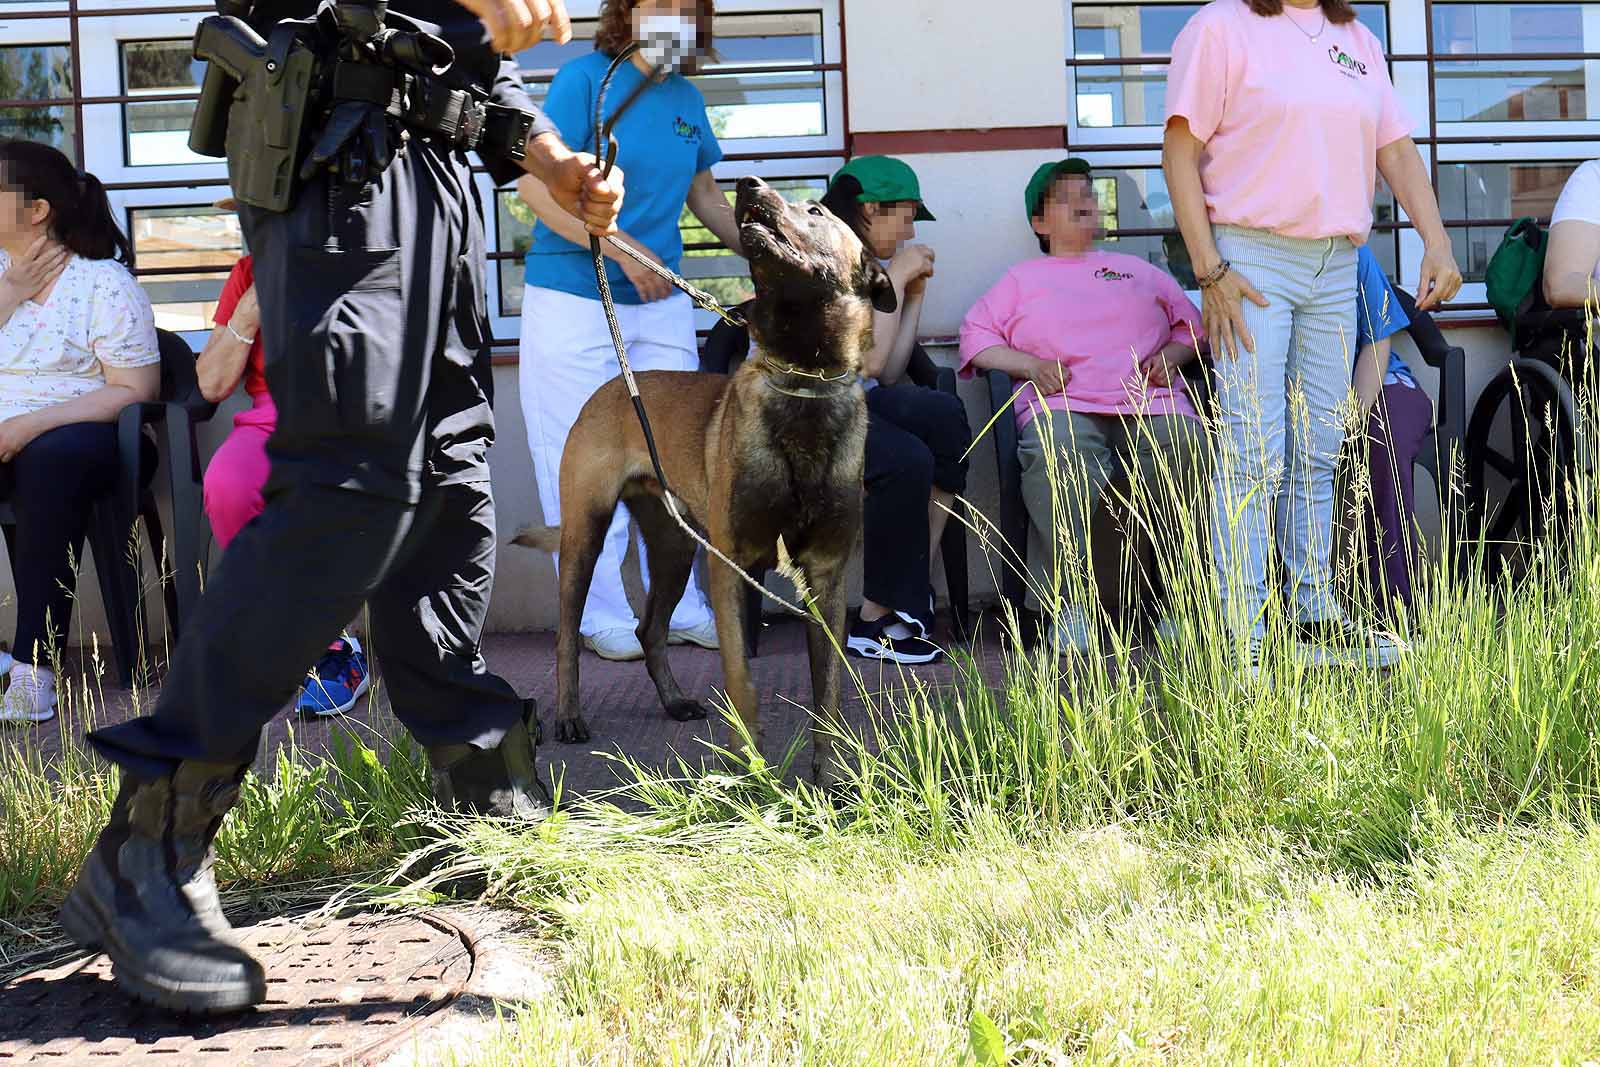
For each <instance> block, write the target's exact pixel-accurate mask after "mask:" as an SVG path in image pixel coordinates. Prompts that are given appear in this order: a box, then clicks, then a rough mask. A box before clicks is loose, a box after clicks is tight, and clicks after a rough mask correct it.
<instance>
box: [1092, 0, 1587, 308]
mask: <svg viewBox="0 0 1600 1067" xmlns="http://www.w3.org/2000/svg"><path fill="white" fill-rule="evenodd" d="M1065 2H1066V14H1067V19H1066V25H1067V27H1068V30H1067V35H1068V40H1067V42H1066V55H1067V67H1068V74H1069V78H1068V84H1069V89H1068V91H1069V93H1070V94H1071V101H1072V104H1073V106H1072V107H1071V109H1069V113H1068V123H1069V124H1068V129H1067V140H1068V144H1069V145H1070V146H1071V151H1072V152H1073V153H1074V154H1077V155H1084V156H1086V157H1087V158H1088V159H1089V160H1090V162H1091V163H1093V164H1095V166H1096V168H1097V174H1100V175H1102V176H1104V177H1106V178H1108V179H1111V181H1113V182H1114V184H1115V191H1114V194H1112V196H1111V198H1110V200H1109V203H1110V207H1108V209H1107V210H1108V218H1107V224H1106V225H1107V232H1108V240H1109V241H1114V242H1117V243H1118V245H1119V246H1120V247H1124V248H1125V249H1126V250H1128V251H1135V252H1137V253H1139V254H1141V255H1144V256H1145V257H1146V258H1147V259H1150V260H1151V261H1152V262H1156V263H1160V264H1161V265H1163V266H1165V267H1166V268H1167V269H1168V270H1170V271H1172V273H1173V274H1174V275H1175V276H1177V277H1178V278H1179V279H1180V280H1181V281H1183V282H1184V283H1185V284H1190V285H1192V284H1193V283H1192V276H1191V275H1190V274H1189V271H1188V265H1187V263H1186V262H1184V250H1183V244H1182V241H1181V240H1178V239H1177V237H1176V233H1175V230H1174V229H1173V224H1172V220H1171V208H1170V204H1169V203H1168V202H1167V200H1166V191H1165V186H1164V183H1163V182H1162V181H1161V174H1160V170H1159V166H1160V144H1159V142H1160V126H1161V122H1162V118H1163V114H1164V107H1165V103H1166V101H1165V83H1166V69H1167V64H1168V62H1169V57H1170V55H1171V50H1172V43H1173V41H1174V39H1175V38H1176V36H1177V34H1178V32H1179V30H1180V29H1181V28H1182V27H1183V24H1184V22H1185V21H1187V19H1188V18H1189V17H1190V15H1192V14H1193V13H1194V12H1195V11H1197V10H1199V5H1198V4H1195V3H1161V2H1159V0H1156V2H1146V3H1105V2H1096V3H1074V2H1073V0H1065ZM1356 11H1357V15H1358V17H1359V18H1360V20H1361V22H1362V24H1363V25H1365V26H1366V27H1367V28H1369V29H1370V30H1372V31H1373V33H1374V34H1375V35H1376V36H1377V38H1378V40H1379V41H1380V42H1382V44H1383V46H1384V48H1385V49H1386V51H1388V52H1389V54H1390V55H1391V57H1392V58H1391V60H1390V73H1391V77H1392V78H1393V80H1394V83H1395V87H1396V91H1397V92H1398V93H1399V94H1400V101H1401V104H1402V106H1403V107H1404V109H1405V111H1406V113H1407V115H1408V116H1409V117H1410V118H1411V119H1412V122H1413V124H1414V125H1413V134H1414V136H1415V139H1416V141H1417V143H1418V145H1419V147H1420V149H1421V151H1422V153H1423V159H1424V161H1425V162H1426V163H1427V164H1428V165H1429V167H1430V168H1432V170H1433V172H1434V178H1435V187H1436V190H1437V193H1438V197H1439V207H1440V212H1441V214H1442V215H1443V217H1444V219H1445V223H1446V227H1447V229H1448V231H1449V233H1450V237H1451V240H1452V242H1453V243H1454V246H1455V254H1456V258H1457V262H1458V263H1459V264H1460V266H1461V268H1462V273H1463V274H1464V275H1465V276H1466V279H1467V281H1468V283H1469V284H1468V285H1467V286H1465V287H1464V288H1463V289H1462V292H1461V294H1460V295H1459V296H1458V297H1457V298H1456V301H1455V303H1454V304H1453V305H1452V307H1453V308H1455V309H1458V310H1466V311H1481V310H1484V309H1486V308H1487V304H1486V303H1485V302H1484V296H1483V288H1482V285H1481V282H1482V278H1483V271H1484V268H1485V266H1486V265H1487V262H1488V257H1489V256H1490V255H1491V254H1493V252H1494V250H1495V248H1496V247H1498V245H1499V243H1500V238H1501V236H1502V235H1503V234H1504V232H1505V229H1506V227H1507V225H1508V224H1509V223H1510V222H1511V221H1512V220H1513V219H1516V218H1519V217H1521V216H1524V215H1531V216H1534V217H1535V218H1538V219H1541V220H1543V221H1548V219H1549V215H1550V210H1551V208H1552V207H1553V206H1554V204H1555V200H1556V197H1557V196H1559V195H1560V192H1561V187H1562V185H1563V183H1564V182H1565V181H1566V179H1567V176H1568V175H1570V174H1571V173H1572V170H1573V168H1574V167H1575V166H1576V165H1577V163H1578V162H1580V161H1582V160H1584V159H1587V158H1591V157H1593V156H1594V155H1596V147H1597V143H1600V102H1597V103H1595V104H1593V105H1591V103H1590V99H1591V97H1590V94H1589V92H1588V75H1589V73H1590V71H1591V70H1595V71H1600V3H1547V2H1539V0H1500V2H1491V3H1467V2H1455V0H1391V2H1390V3H1367V4H1358V5H1356ZM1591 31H1594V33H1593V36H1591ZM1430 34H1431V37H1432V51H1431V52H1430V50H1429V37H1430ZM1114 164H1116V165H1118V166H1114ZM1382 186H1383V183H1382V182H1381V181H1380V182H1379V189H1378V196H1377V201H1376V203H1375V204H1374V218H1375V225H1374V229H1373V235H1372V238H1371V242H1372V248H1373V250H1374V252H1376V253H1377V255H1378V259H1379V261H1380V262H1382V263H1383V264H1384V267H1385V269H1386V270H1387V271H1388V272H1389V273H1390V275H1391V276H1392V277H1394V278H1396V279H1397V280H1398V281H1400V282H1401V283H1402V284H1404V283H1406V282H1408V281H1409V282H1411V283H1414V282H1415V277H1414V275H1415V273H1416V271H1417V268H1418V265H1419V264H1420V262H1421V257H1422V244H1421V240H1420V239H1419V238H1418V237H1417V235H1416V233H1415V231H1414V230H1413V229H1412V228H1411V226H1410V223H1409V222H1408V221H1407V220H1406V219H1405V218H1404V217H1403V215H1402V213H1401V212H1400V211H1399V209H1398V207H1397V206H1396V204H1395V202H1394V200H1393V197H1392V196H1391V195H1389V194H1388V193H1387V191H1386V190H1385V189H1384V188H1383V187H1382ZM1108 189H1109V186H1106V187H1103V190H1102V200H1103V201H1106V200H1108V197H1107V190H1108ZM1123 231H1125V232H1123ZM1169 257H1170V258H1169Z"/></svg>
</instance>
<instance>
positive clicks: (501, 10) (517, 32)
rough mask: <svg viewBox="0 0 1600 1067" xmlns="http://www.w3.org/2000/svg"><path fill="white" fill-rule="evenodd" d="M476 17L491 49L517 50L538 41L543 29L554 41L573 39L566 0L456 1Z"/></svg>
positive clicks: (558, 42)
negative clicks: (487, 36)
mask: <svg viewBox="0 0 1600 1067" xmlns="http://www.w3.org/2000/svg"><path fill="white" fill-rule="evenodd" d="M456 2H457V3H458V4H460V5H461V6H462V7H464V8H466V9H467V10H468V11H470V12H472V13H473V14H474V15H476V16H478V18H479V19H481V20H482V21H483V25H484V28H485V29H487V30H488V31H489V40H490V42H491V43H492V44H493V45H494V50H495V51H496V52H499V53H501V54H506V53H510V52H520V51H522V50H523V49H524V48H528V47H531V46H532V45H535V44H538V43H539V40H540V38H542V37H543V36H544V34H545V31H546V30H549V31H550V37H551V39H553V40H554V41H555V42H556V43H557V44H566V43H567V42H568V41H570V40H572V19H571V18H569V17H568V16H567V5H566V0H456Z"/></svg>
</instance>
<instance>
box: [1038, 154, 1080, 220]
mask: <svg viewBox="0 0 1600 1067" xmlns="http://www.w3.org/2000/svg"><path fill="white" fill-rule="evenodd" d="M1088 173H1089V161H1088V160H1086V159H1079V158H1078V157H1076V156H1073V157H1071V158H1068V159H1059V160H1057V161H1056V162H1054V163H1041V164H1040V165H1039V169H1038V170H1035V171H1034V172H1033V177H1031V178H1029V179H1028V188H1027V190H1026V191H1024V192H1023V194H1022V202H1023V203H1024V204H1026V205H1027V208H1028V218H1030V219H1032V218H1037V217H1038V216H1039V214H1040V212H1041V211H1042V210H1043V209H1044V194H1045V193H1046V192H1047V191H1048V190H1049V189H1050V186H1051V185H1052V184H1053V183H1054V182H1055V180H1056V179H1057V178H1059V177H1061V176H1062V175H1063V174H1084V175H1087V174H1088Z"/></svg>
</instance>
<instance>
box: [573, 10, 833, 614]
mask: <svg viewBox="0 0 1600 1067" xmlns="http://www.w3.org/2000/svg"><path fill="white" fill-rule="evenodd" d="M637 51H639V44H638V42H637V41H635V42H634V43H632V44H630V45H628V47H626V48H624V49H623V50H622V51H620V52H618V53H617V57H616V58H615V59H613V60H612V61H611V66H609V67H607V68H606V74H605V77H604V78H602V79H601V80H600V89H599V91H598V92H597V93H596V94H595V101H594V134H595V137H594V144H595V155H596V157H599V156H600V155H601V152H600V146H601V144H604V145H605V154H604V158H603V160H602V162H601V166H600V176H601V178H608V177H610V176H611V168H612V166H613V165H615V163H616V160H617V148H618V145H617V138H616V136H615V134H614V133H613V132H612V131H613V130H614V129H615V128H616V125H617V120H618V119H620V118H622V116H623V114H624V113H626V112H627V110H628V108H630V107H632V106H633V105H634V104H635V103H636V102H637V101H638V100H639V98H640V97H641V96H643V95H644V92H645V90H646V89H648V88H649V87H650V85H651V83H652V82H655V81H658V80H660V79H661V78H663V77H664V76H665V75H666V74H667V73H668V70H667V68H666V67H665V66H664V65H663V66H658V67H655V68H653V69H652V70H651V72H650V74H649V75H648V76H647V77H646V78H645V79H644V80H643V81H641V82H640V83H639V85H638V87H637V88H635V89H634V90H633V92H631V93H629V94H628V96H627V98H626V99H625V100H623V102H622V106H621V107H619V108H617V110H616V112H615V113H614V114H613V115H612V116H611V118H610V120H609V121H607V120H605V119H604V115H605V103H606V90H607V89H608V88H609V87H610V85H611V78H612V76H613V75H615V74H616V72H617V71H618V70H619V69H620V68H621V67H622V65H623V64H624V63H626V62H629V61H630V60H632V58H633V55H634V53H635V52H637ZM606 240H607V241H609V242H611V246H612V247H613V248H616V249H618V250H619V251H621V252H623V253H625V254H626V255H627V256H628V257H629V258H631V259H632V260H633V261H634V262H636V263H639V264H641V265H643V266H644V267H646V268H647V269H648V270H649V271H650V272H651V273H652V274H654V275H656V276H657V277H658V278H661V279H662V280H664V281H666V282H668V283H670V284H671V285H672V286H673V287H675V288H677V289H679V290H682V291H683V292H684V293H686V294H688V296H689V299H690V300H693V301H694V302H695V304H696V305H698V306H700V307H702V308H705V309H706V310H708V311H714V312H716V313H717V314H718V315H719V316H721V317H722V319H723V321H725V322H727V323H729V324H731V325H733V326H743V325H745V323H744V321H743V320H742V319H740V318H739V317H738V316H736V315H733V314H730V313H729V312H728V310H727V309H726V308H724V307H723V306H722V304H721V302H719V301H718V300H717V299H716V297H714V296H712V295H711V294H709V293H706V292H704V291H703V290H700V289H697V288H695V287H694V286H693V285H690V284H689V283H688V282H687V281H685V280H684V279H683V278H682V277H680V276H678V275H677V274H674V273H673V272H672V271H670V270H668V269H667V268H665V267H663V266H660V265H658V264H656V263H654V262H652V261H651V260H650V259H649V258H648V257H646V256H644V255H643V254H641V253H639V252H637V251H635V250H634V249H633V248H631V247H630V246H629V245H627V244H626V243H625V242H623V241H619V240H617V239H616V238H614V237H607V238H606ZM589 256H590V258H591V259H593V261H594V279H595V284H596V285H597V286H599V289H600V306H601V307H603V308H605V313H606V326H608V327H609V328H610V330H611V346H612V347H613V348H614V349H616V353H617V364H618V365H619V366H620V367H621V368H622V380H623V383H624V384H625V385H626V386H627V388H628V396H629V397H630V398H631V399H632V400H633V410H634V413H635V414H637V415H638V416H639V427H640V429H642V430H643V431H644V443H645V447H646V448H648V449H649V450H650V464H651V466H652V467H654V468H655V473H656V481H658V482H660V483H661V496H662V499H663V500H664V501H665V502H666V505H667V511H668V513H669V514H671V516H672V518H673V519H674V520H675V521H676V522H677V524H678V525H679V526H680V527H682V528H683V531H684V533H687V534H688V535H689V536H690V537H691V538H693V539H694V540H695V542H696V543H697V544H699V545H700V547H702V548H704V549H705V550H706V551H707V552H708V553H710V554H711V555H713V556H715V557H716V558H717V559H719V560H721V561H722V562H723V563H725V564H727V565H728V566H729V567H731V568H733V572H734V573H735V574H737V575H738V576H739V577H740V578H742V579H743V580H744V581H745V582H746V583H747V584H748V585H749V586H750V587H751V588H753V589H755V590H757V591H758V592H760V593H761V595H762V596H764V597H766V598H767V599H768V600H771V601H773V602H774V603H776V604H779V605H781V606H782V607H783V608H785V609H786V610H788V611H791V612H793V613H794V614H796V615H799V616H801V617H803V618H809V619H813V621H815V619H814V618H813V616H811V615H810V614H808V613H807V612H806V611H805V610H804V609H803V608H800V607H798V606H796V605H794V604H791V603H789V602H788V601H787V600H785V599H784V598H783V597H781V596H778V595H777V594H776V593H773V592H772V591H770V590H769V589H767V587H766V586H765V585H763V584H761V583H760V582H758V581H756V580H755V579H754V578H752V577H751V576H750V575H749V574H748V573H747V572H746V571H745V570H744V568H742V567H740V566H739V565H738V564H737V563H735V562H734V561H733V560H731V559H729V558H728V557H727V556H726V555H725V554H724V553H723V552H722V551H720V550H719V549H718V548H717V547H716V546H715V545H713V544H712V543H711V542H710V540H708V539H707V538H705V537H703V536H701V534H700V532H699V531H698V530H696V529H695V528H694V527H693V526H692V525H691V524H690V523H689V521H688V519H687V518H685V517H684V514H683V512H682V511H681V510H680V509H679V507H678V498H677V495H676V494H675V493H673V491H672V488H671V486H669V485H668V484H667V474H666V471H664V470H662V469H661V456H660V454H659V453H658V452H657V451H656V438H655V434H654V433H652V432H651V430H650V416H649V415H647V414H646V413H645V410H644V400H643V398H641V397H640V396H639V383H638V382H637V381H635V380H634V377H633V367H632V365H631V364H629V362H628V352H627V348H626V346H625V345H624V344H623V342H622V324H621V323H620V322H618V321H617V308H616V304H615V302H613V300H612V298H611V280H610V279H609V278H608V277H606V264H605V255H604V253H602V252H601V250H600V238H598V237H596V236H595V235H594V234H590V235H589ZM779 545H780V547H781V546H782V542H781V540H780V542H779ZM785 555H786V553H784V552H780V553H779V557H780V558H779V568H780V570H782V571H783V572H784V573H786V574H787V575H788V576H789V577H790V579H791V580H792V581H794V582H795V585H796V587H797V588H800V589H801V592H802V595H804V586H803V584H802V583H801V582H800V580H799V575H798V572H797V571H795V569H794V568H792V567H789V566H787V561H786V560H785V559H784V558H783V557H784V556H785Z"/></svg>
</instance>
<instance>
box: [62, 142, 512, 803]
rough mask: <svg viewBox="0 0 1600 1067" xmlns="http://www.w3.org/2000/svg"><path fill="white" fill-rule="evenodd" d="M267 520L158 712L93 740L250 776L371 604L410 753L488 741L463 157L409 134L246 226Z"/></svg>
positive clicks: (497, 707) (479, 413) (486, 591)
mask: <svg viewBox="0 0 1600 1067" xmlns="http://www.w3.org/2000/svg"><path fill="white" fill-rule="evenodd" d="M243 219H244V225H245V230H246V236H247V237H248V239H249V244H250V248H251V249H252V251H253V253H254V255H255V276H256V292H257V296H258V298H259V300H260V303H261V334H262V337H263V338H264V339H265V342H266V369H267V384H268V387H269V389H270V390H271V393H272V396H273V399H274V401H275V402H276V404H277V408H278V426H277V429H276V431H275V432H274V434H273V436H272V438H271V439H270V440H269V441H268V444H267V452H268V455H269V458H270V459H271V463H272V470H271V475H270V476H269V478H268V480H267V486H266V489H265V492H264V497H265V508H264V509H263V511H262V513H261V514H260V515H259V516H257V517H256V519H255V520H254V521H252V522H251V523H250V524H249V525H247V526H246V527H245V528H244V530H242V531H241V532H240V533H239V535H238V536H237V538H235V540H234V541H233V543H232V544H231V545H229V547H228V551H227V552H226V553H225V554H224V556H223V558H222V562H221V563H220V565H219V566H218V567H217V569H216V570H215V571H214V573H213V574H212V576H211V579H210V581H209V582H208V584H207V586H206V591H205V596H204V597H202V599H201V601H200V604H199V606H198V608H197V610H196V611H195V613H194V618H193V619H192V620H191V621H190V622H189V623H188V624H186V626H185V628H184V633H183V638H182V640H181V641H180V643H179V645H178V649H177V652H176V654H175V656H174V658H173V664H172V669H171V672H170V673H169V675H168V677H167V679H166V682H165V684H164V686H163V688H162V691H161V698H160V700H159V702H158V703H157V704H156V707H155V709H154V711H153V712H152V713H151V714H150V715H148V716H145V717H143V718H140V719H135V720H132V721H129V722H126V723H122V724H120V725H117V726H112V727H108V728H106V729H102V730H97V731H95V732H94V733H92V734H91V735H90V741H91V742H92V743H93V744H94V746H95V748H96V749H97V750H98V751H99V752H100V753H101V754H102V755H104V756H106V757H107V758H108V759H111V760H113V761H115V762H117V763H119V764H121V765H122V766H124V767H125V768H128V769H130V770H132V771H134V772H135V773H139V774H142V775H159V774H162V773H165V772H167V771H168V770H170V769H171V767H172V766H173V764H174V763H175V762H176V761H179V760H191V759H193V760H205V761H208V762H222V763H246V762H249V761H250V760H251V759H252V758H253V757H254V754H255V750H256V746H257V744H258V742H259V738H260V730H261V727H262V726H263V725H264V724H265V723H266V722H267V720H268V719H270V718H271V717H272V715H273V714H274V713H275V712H276V711H277V710H278V709H279V708H281V707H282V706H283V705H284V703H285V702H286V701H287V700H288V699H289V696H290V695H291V694H292V693H293V691H294V687H295V685H296V683H297V682H298V681H299V679H300V678H301V677H303V676H304V673H305V665H306V664H307V663H311V662H314V661H315V660H316V658H317V656H318V655H319V654H320V653H321V652H322V651H323V650H324V649H325V648H327V645H328V642H329V641H330V640H331V639H332V638H334V637H336V636H337V635H338V633H339V630H340V627H341V626H343V625H344V624H345V623H346V622H347V621H348V620H349V619H350V618H352V617H353V616H354V615H355V614H356V612H357V611H358V610H359V608H360V607H361V605H362V603H363V602H365V603H366V604H367V605H368V608H369V610H370V618H371V632H370V633H369V635H368V636H369V640H370V643H371V645H372V648H373V650H374V652H375V654H376V655H377V657H378V659H379V661H380V662H381V665H382V669H383V672H384V678H385V681H386V683H387V686H388V690H389V695H390V700H391V702H392V704H393V706H394V710H395V713H396V715H397V716H398V717H399V718H400V720H401V722H403V723H404V724H405V725H406V727H407V728H408V729H409V730H410V731H411V732H412V734H413V735H414V736H415V737H416V738H417V740H418V741H420V742H421V743H423V744H424V745H432V744H441V743H449V742H466V743H469V744H472V745H475V746H477V747H480V748H490V747H493V746H494V745H496V744H498V743H499V741H500V738H501V737H502V736H503V735H504V733H505V731H506V729H507V728H508V727H509V726H511V725H512V724H513V723H514V722H515V721H516V720H517V717H518V716H519V715H520V713H521V701H520V700H519V698H518V697H517V695H516V693H515V692H514V691H513V690H512V689H511V686H510V685H509V684H507V683H506V682H505V681H504V680H503V679H501V678H499V677H497V676H495V675H493V674H491V673H489V671H488V669H487V667H486V665H485V664H484V661H483V655H482V652H481V650H480V639H481V636H482V631H483V622H484V618H485V616H486V614H487V611H488V605H489V595H490V591H491V589H492V587H493V584H494V553H495V523H494V499H493V496H492V494H491V492H490V488H489V467H488V460H487V455H488V449H489V445H490V443H491V442H492V441H493V438H494V418H493V413H492V410H491V403H492V396H491V391H492V384H491V380H490V368H489V351H488V330H487V320H486V318H485V314H484V304H483V264H484V262H485V260H484V252H485V249H484V238H483V222H482V218H481V216H480V214H479V207H478V202H477V198H476V195H475V193H474V192H473V188H472V183H471V174H470V171H469V169H468V165H467V162H466V159H465V157H463V156H460V155H457V154H452V153H446V152H443V151H441V150H438V149H435V148H434V147H432V146H431V145H429V144H427V143H426V142H424V141H422V140H421V139H419V138H413V139H412V140H411V142H410V146H409V148H408V150H407V151H406V152H405V154H403V155H402V156H401V157H400V158H399V159H398V160H397V161H396V162H395V163H394V164H393V165H392V166H391V167H390V168H389V170H387V171H386V172H385V173H384V174H383V176H382V178H381V179H380V180H379V181H377V182H375V183H373V184H372V185H370V186H368V187H367V188H366V189H364V190H362V191H361V192H360V193H359V194H357V195H354V196H351V195H347V194H345V193H343V192H341V191H339V190H337V189H335V188H333V187H332V185H331V183H329V182H328V181H327V180H326V179H325V178H324V179H319V180H318V181H315V182H312V183H310V184H309V185H308V186H307V187H306V188H305V189H304V191H303V192H302V193H301V195H300V197H299V199H298V200H297V201H296V203H295V205H294V207H293V208H292V209H291V210H290V211H289V212H286V213H284V214H273V213H269V212H262V211H257V210H253V209H248V208H247V209H246V210H245V212H244V216H243Z"/></svg>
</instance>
